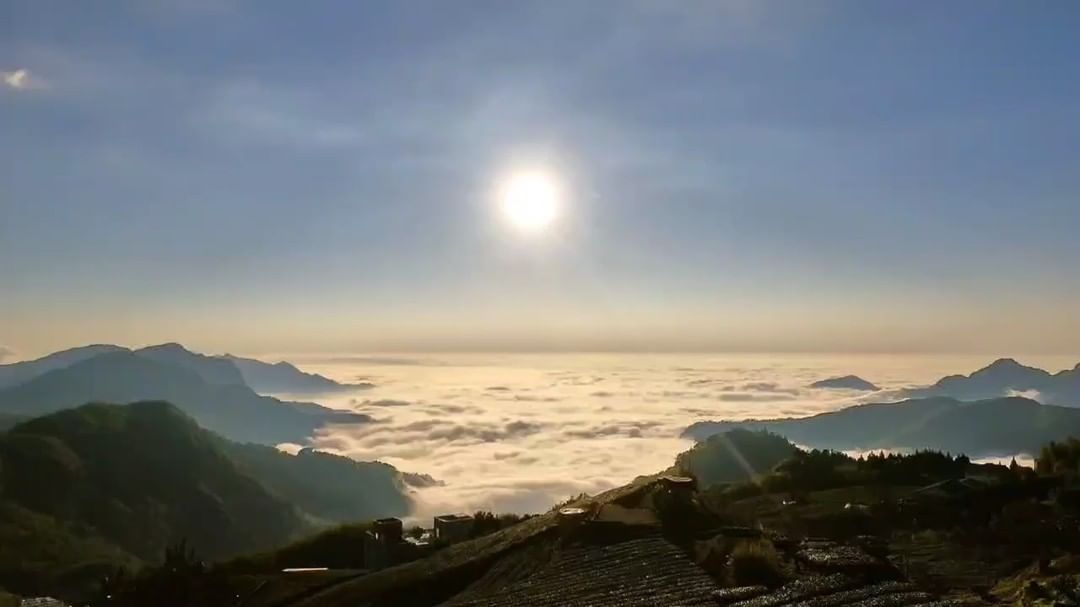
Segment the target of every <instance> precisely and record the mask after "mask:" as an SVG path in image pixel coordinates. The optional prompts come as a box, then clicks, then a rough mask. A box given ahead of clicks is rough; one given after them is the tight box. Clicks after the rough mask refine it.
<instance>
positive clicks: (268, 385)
mask: <svg viewBox="0 0 1080 607" xmlns="http://www.w3.org/2000/svg"><path fill="white" fill-rule="evenodd" d="M116 352H131V353H133V354H136V355H138V356H142V357H144V358H149V359H152V360H156V361H158V362H164V363H169V364H177V365H182V366H185V367H187V368H189V369H190V370H192V371H194V372H195V373H197V374H198V375H199V376H200V377H202V379H203V380H204V381H205V382H206V383H208V384H215V385H223V386H224V385H246V386H248V387H250V388H251V389H252V390H254V391H255V392H258V393H260V394H273V393H290V394H317V393H325V392H334V391H339V390H348V389H354V388H363V387H370V386H368V385H359V386H357V385H350V384H342V383H338V382H336V381H334V380H332V379H329V378H327V377H323V376H322V375H318V374H314V373H305V372H303V371H301V370H300V369H297V368H296V367H295V366H294V365H292V364H290V363H287V362H279V363H275V364H271V363H265V362H262V361H260V360H255V359H252V358H241V357H238V356H233V355H231V354H225V355H223V356H208V355H205V354H199V353H197V352H192V351H190V350H188V349H187V348H185V347H184V346H182V345H180V344H178V343H165V344H159V345H156V346H148V347H145V348H139V349H134V350H133V349H131V348H125V347H123V346H116V345H111V344H95V345H90V346H82V347H78V348H71V349H69V350H63V351H60V352H54V353H53V354H49V355H46V356H43V357H41V358H38V359H36V360H31V361H25V362H17V363H10V364H6V365H0V389H2V388H8V387H12V386H16V385H19V384H22V383H26V382H28V381H30V380H32V379H34V378H36V377H38V376H40V375H44V374H45V373H48V372H49V371H55V370H58V369H63V368H66V367H70V366H71V365H74V364H76V363H79V362H82V361H84V360H87V359H90V358H93V357H95V356H100V355H102V354H112V353H116Z"/></svg>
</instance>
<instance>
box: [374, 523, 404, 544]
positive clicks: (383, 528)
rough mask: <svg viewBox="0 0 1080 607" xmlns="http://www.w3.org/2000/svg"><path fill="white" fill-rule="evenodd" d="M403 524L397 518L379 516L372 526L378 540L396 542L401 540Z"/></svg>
mask: <svg viewBox="0 0 1080 607" xmlns="http://www.w3.org/2000/svg"><path fill="white" fill-rule="evenodd" d="M403 529H404V526H403V525H402V523H401V519H399V518H381V519H379V520H377V521H375V523H374V524H373V526H372V531H374V532H375V537H376V539H378V540H379V541H380V542H386V543H390V544H396V543H398V542H400V541H401V536H402V530H403Z"/></svg>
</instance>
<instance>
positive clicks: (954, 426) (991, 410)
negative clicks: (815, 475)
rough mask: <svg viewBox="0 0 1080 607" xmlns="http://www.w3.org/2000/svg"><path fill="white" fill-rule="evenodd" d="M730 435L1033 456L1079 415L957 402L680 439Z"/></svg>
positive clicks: (1008, 402)
mask: <svg viewBox="0 0 1080 607" xmlns="http://www.w3.org/2000/svg"><path fill="white" fill-rule="evenodd" d="M734 428H747V429H759V430H768V431H769V432H775V433H777V434H780V435H782V436H784V437H786V438H788V439H789V440H792V441H794V442H796V443H799V444H802V445H808V446H811V447H818V448H828V449H841V450H849V449H879V448H906V449H938V450H942V451H952V452H963V453H967V454H968V455H971V456H983V455H1007V454H1014V453H1034V452H1036V451H1037V450H1038V449H1039V447H1040V446H1041V445H1043V444H1045V443H1047V442H1050V441H1052V440H1059V439H1063V438H1065V437H1068V436H1070V435H1076V434H1080V409H1073V408H1070V407H1057V406H1052V405H1042V404H1040V403H1038V402H1036V401H1033V400H1030V399H1027V398H1020V397H1010V398H997V399H988V400H982V401H977V402H971V403H967V402H962V401H959V400H956V399H951V398H928V399H913V400H907V401H903V402H900V403H880V404H867V405H857V406H854V407H848V408H846V409H841V410H840V411H833V412H829V413H821V414H818V415H814V416H811V417H804V418H785V419H771V420H748V421H738V422H726V421H722V422H698V423H695V424H693V425H691V426H690V427H688V428H687V429H686V430H685V431H684V432H683V436H685V437H689V438H694V439H695V440H704V439H706V438H708V437H709V436H712V435H714V434H718V433H721V432H725V431H727V430H731V429H734Z"/></svg>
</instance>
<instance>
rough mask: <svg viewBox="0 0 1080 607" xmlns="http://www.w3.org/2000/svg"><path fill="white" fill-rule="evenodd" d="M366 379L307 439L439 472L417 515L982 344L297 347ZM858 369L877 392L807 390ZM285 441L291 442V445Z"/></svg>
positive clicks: (554, 479) (515, 500)
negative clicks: (339, 350) (884, 349)
mask: <svg viewBox="0 0 1080 607" xmlns="http://www.w3.org/2000/svg"><path fill="white" fill-rule="evenodd" d="M298 362H300V364H301V366H302V367H303V368H304V369H305V370H311V371H317V372H319V373H323V374H325V375H327V376H330V377H333V378H335V379H337V380H339V381H344V382H350V383H358V382H364V383H365V384H370V386H371V387H368V388H365V389H360V390H356V391H353V392H349V393H345V394H340V395H335V396H333V397H330V398H323V399H317V400H319V401H320V402H322V403H323V404H326V405H328V406H333V407H338V408H345V409H352V410H356V411H359V412H362V413H366V414H368V415H370V416H372V417H373V418H374V419H375V420H376V421H375V422H374V423H371V424H367V425H354V426H331V427H326V428H323V429H321V430H320V431H319V432H318V433H317V434H316V435H315V436H313V437H312V438H311V440H310V442H309V446H313V447H316V448H318V449H322V450H325V451H329V452H333V453H338V454H343V455H347V456H350V457H353V458H355V459H358V460H381V461H385V462H388V463H390V464H393V465H394V466H397V467H398V468H399V469H401V470H403V471H407V472H419V473H425V474H429V475H431V476H432V477H434V478H435V479H437V480H439V481H442V483H443V485H442V486H438V487H431V488H425V489H421V490H418V491H417V493H416V499H417V509H416V512H415V513H414V517H415V518H417V519H426V518H428V517H430V516H431V515H433V514H437V513H444V512H459V511H474V510H477V509H485V510H492V511H496V512H521V513H528V512H542V511H545V510H547V509H549V508H550V507H551V506H552V505H553V504H555V503H557V502H559V501H562V500H564V499H566V498H568V497H570V496H574V495H577V494H580V493H590V494H592V493H597V492H600V491H604V490H606V489H610V488H612V487H616V486H619V485H621V484H624V483H626V482H628V481H630V480H632V479H633V478H634V477H636V476H639V475H642V474H651V473H655V472H658V471H660V470H663V469H665V468H667V467H668V466H670V465H671V464H672V463H673V461H674V458H675V456H676V455H677V454H678V453H680V452H681V451H684V450H686V449H688V448H689V447H690V446H691V444H692V443H691V442H690V441H688V440H684V439H681V438H679V434H680V433H681V432H682V430H683V429H684V428H685V427H686V426H687V425H689V424H690V423H692V422H695V421H700V420H705V419H748V418H773V417H785V416H804V415H811V414H814V413H820V412H823V411H830V410H835V409H838V408H841V407H844V406H848V405H851V404H855V403H858V402H868V401H872V402H880V401H888V400H890V399H892V397H893V395H895V394H897V391H898V390H900V389H902V388H908V387H912V386H917V385H925V384H928V383H931V382H933V381H935V380H936V379H938V378H939V377H941V376H942V375H946V374H951V373H958V372H963V373H968V372H970V371H972V370H974V369H976V368H979V367H981V366H983V365H984V364H986V363H987V362H989V361H988V360H986V359H985V357H914V356H880V355H874V356H765V355H746V356H711V355H641V354H634V355H614V354H612V355H577V354H575V355H566V354H550V355H480V354H461V355H425V356H416V357H410V356H399V355H395V356H354V357H336V358H311V359H308V360H299V361H298ZM852 373H853V374H857V375H859V376H861V377H863V378H865V379H867V380H869V381H871V382H874V383H876V384H877V385H878V386H880V387H882V388H883V391H882V392H878V393H860V392H851V391H837V390H818V389H810V388H808V387H807V386H808V385H809V384H810V383H812V382H814V381H817V380H820V379H824V378H827V377H833V376H838V375H847V374H852ZM286 447H292V448H297V447H298V446H297V445H291V446H286Z"/></svg>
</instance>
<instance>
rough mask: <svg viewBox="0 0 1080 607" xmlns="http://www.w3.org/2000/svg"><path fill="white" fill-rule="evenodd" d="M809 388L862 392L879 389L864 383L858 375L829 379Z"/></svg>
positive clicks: (817, 382)
mask: <svg viewBox="0 0 1080 607" xmlns="http://www.w3.org/2000/svg"><path fill="white" fill-rule="evenodd" d="M810 387H811V388H822V389H829V390H861V391H864V392H877V391H878V390H881V388H879V387H877V386H876V385H874V384H872V383H870V382H868V381H866V380H865V379H863V378H861V377H859V376H858V375H844V376H843V377H830V378H828V379H823V380H821V381H816V382H814V383H812V384H810Z"/></svg>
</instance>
